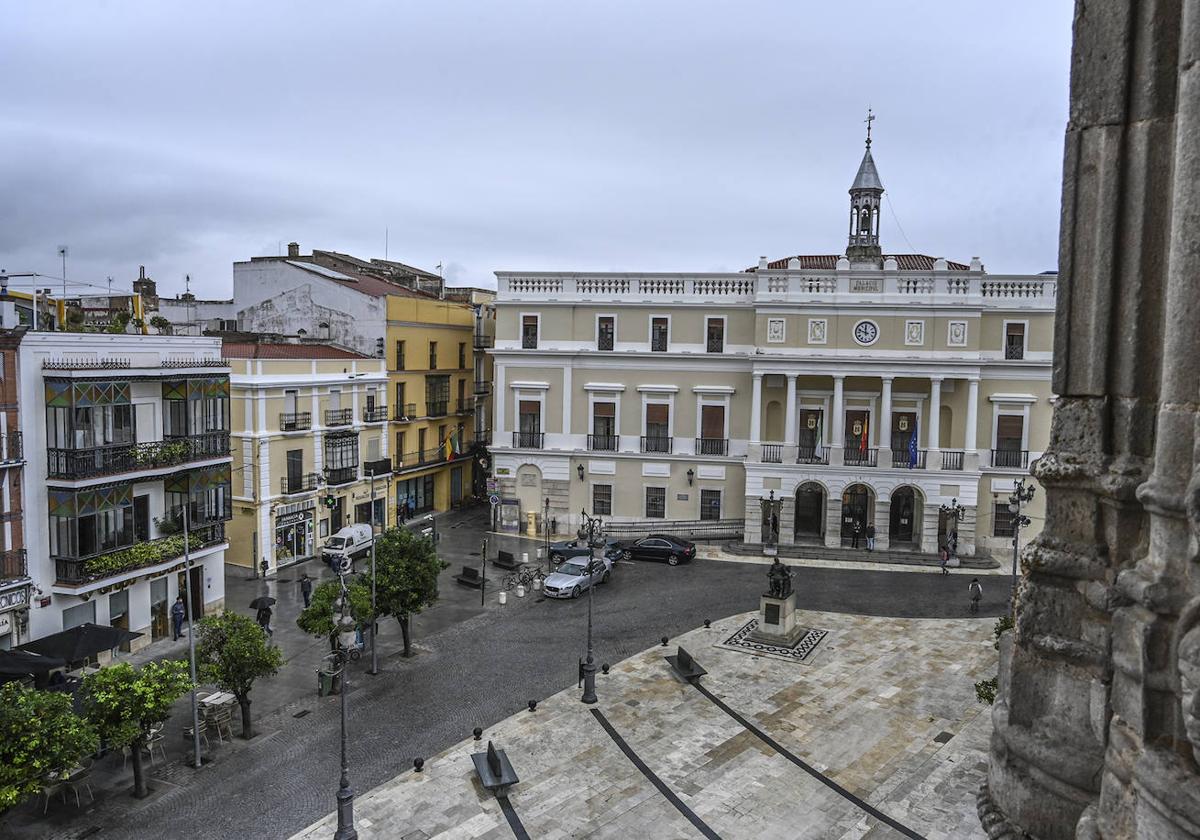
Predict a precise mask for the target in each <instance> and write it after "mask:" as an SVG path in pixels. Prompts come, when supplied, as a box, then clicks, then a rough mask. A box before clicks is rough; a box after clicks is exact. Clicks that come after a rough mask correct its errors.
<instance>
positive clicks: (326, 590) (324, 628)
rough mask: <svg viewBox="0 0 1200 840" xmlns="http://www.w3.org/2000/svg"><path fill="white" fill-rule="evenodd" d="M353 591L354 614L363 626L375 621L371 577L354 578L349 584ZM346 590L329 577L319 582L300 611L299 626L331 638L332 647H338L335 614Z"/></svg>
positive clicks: (305, 630)
mask: <svg viewBox="0 0 1200 840" xmlns="http://www.w3.org/2000/svg"><path fill="white" fill-rule="evenodd" d="M347 587H348V589H349V591H350V614H351V615H353V616H354V620H355V621H356V622H358V626H359V627H362V626H363V625H365V624H368V623H370V621H371V580H370V578H366V579H363V578H361V577H359V578H356V579H354V580H352V581H351V582H350V583H349V584H348V585H347ZM341 592H342V586H341V584H340V583H338V581H336V580H327V581H325V582H324V583H322V584H319V585H318V586H317V588H316V589H314V590H313V593H312V601H311V602H310V603H309V605H308V606H307V607H306V608H305V609H303V610H301V611H300V615H299V616H297V617H296V626H297V627H299V628H300V629H301V630H303V631H304V632H305V633H308V634H309V635H310V636H323V637H325V638H327V639H329V649H330V650H337V629H336V628H335V627H334V617H335V615H336V614H337V612H338V611H337V610H336V609H335V608H334V606H333V602H334V601H336V600H337V598H338V596H339V595H340V594H341Z"/></svg>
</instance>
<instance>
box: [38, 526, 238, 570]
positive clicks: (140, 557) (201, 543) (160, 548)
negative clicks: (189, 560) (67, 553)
mask: <svg viewBox="0 0 1200 840" xmlns="http://www.w3.org/2000/svg"><path fill="white" fill-rule="evenodd" d="M223 542H225V523H224V522H213V523H212V524H210V525H206V526H204V527H201V528H192V529H189V532H188V544H187V547H188V548H190V549H191V550H192V551H198V550H199V549H201V548H207V547H208V546H210V545H217V544H218V543H223ZM184 548H185V545H184V538H183V534H182V533H180V534H172V535H170V536H167V537H160V538H158V539H155V540H149V541H147V542H142V543H137V544H136V545H129V546H126V547H124V548H119V549H116V550H115V551H104V552H98V553H96V554H92V555H88V556H86V557H55V558H54V570H55V577H56V578H57V580H58V582H59V583H64V584H70V585H75V584H80V583H88V582H90V581H93V580H100V579H102V578H106V577H112V576H114V575H119V574H124V573H125V572H129V571H134V570H136V569H142V568H147V567H150V566H157V565H159V564H160V563H166V562H168V561H171V560H175V559H178V558H180V557H182V556H183V554H184Z"/></svg>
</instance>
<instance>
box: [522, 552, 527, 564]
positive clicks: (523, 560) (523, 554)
mask: <svg viewBox="0 0 1200 840" xmlns="http://www.w3.org/2000/svg"><path fill="white" fill-rule="evenodd" d="M528 562H529V552H528V551H522V552H521V563H522V565H523V564H525V563H528Z"/></svg>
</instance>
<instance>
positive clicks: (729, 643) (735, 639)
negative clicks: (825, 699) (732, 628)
mask: <svg viewBox="0 0 1200 840" xmlns="http://www.w3.org/2000/svg"><path fill="white" fill-rule="evenodd" d="M757 629H758V619H757V618H752V619H750V620H749V621H747V622H746V623H745V624H743V625H742V626H741V627H739V628H738V629H737V631H736V632H735V633H734V634H733V635H732V636H730V637H729V638H728V639H726V640H725V641H723V642H718V643H717V644H716V647H721V648H726V649H728V650H736V651H740V652H742V653H752V654H754V655H756V656H770V657H773V658H775V659H781V660H783V661H784V662H806V661H807V660H808V658H809V656H811V655H812V654H813V652H814V651H815V650H816V649H817V645H819V644H821V642H822V640H824V638H825V637H826V636H828V635H829V632H828V631H827V630H817V629H814V628H803V629H804V632H803V633H802V634H801V635H800V636H799V637H798V638H797V639H796V643H795V644H794V645H792V646H791V647H787V646H786V645H773V644H770V643H769V642H760V641H757V640H755V639H753V638H752V635H753V633H754V631H755V630H757Z"/></svg>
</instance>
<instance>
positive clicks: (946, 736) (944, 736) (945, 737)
mask: <svg viewBox="0 0 1200 840" xmlns="http://www.w3.org/2000/svg"><path fill="white" fill-rule="evenodd" d="M953 737H954V735H953V734H952V733H950V732H939V733H938V734H937V735H936V736H935V737H934V739H933V740H935V741H937V742H938V743H939V744H945V743H948V742H949V741H950V739H951V738H953Z"/></svg>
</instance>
